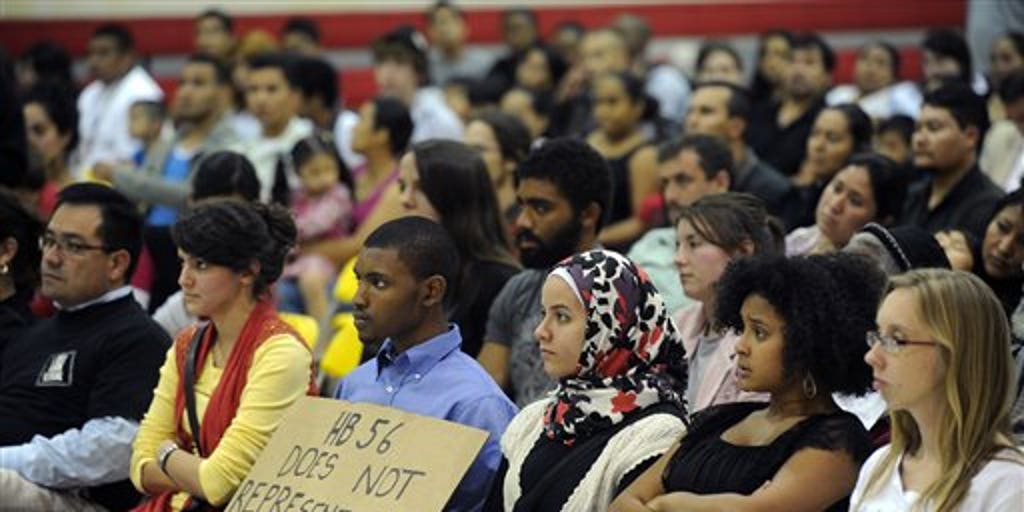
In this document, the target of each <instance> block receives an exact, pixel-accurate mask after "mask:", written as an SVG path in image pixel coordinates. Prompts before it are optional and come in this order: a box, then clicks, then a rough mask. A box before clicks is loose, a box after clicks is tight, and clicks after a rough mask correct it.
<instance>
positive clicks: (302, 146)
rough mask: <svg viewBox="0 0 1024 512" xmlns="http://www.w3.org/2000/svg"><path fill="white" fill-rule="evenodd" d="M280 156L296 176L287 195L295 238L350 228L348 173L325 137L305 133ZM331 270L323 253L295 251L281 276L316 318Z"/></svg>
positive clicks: (322, 312)
mask: <svg viewBox="0 0 1024 512" xmlns="http://www.w3.org/2000/svg"><path fill="white" fill-rule="evenodd" d="M281 160H282V164H283V165H284V166H285V167H291V170H292V171H293V172H294V173H295V174H296V175H297V176H298V177H299V181H300V186H299V188H297V189H295V190H293V191H292V196H291V207H292V213H293V214H294V215H295V221H296V225H297V227H298V231H299V236H298V241H299V243H300V244H302V243H305V242H318V241H323V240H329V239H336V238H342V237H345V236H347V235H348V234H349V233H350V232H351V231H352V193H351V187H352V185H351V183H352V179H351V176H350V175H349V173H348V169H347V168H346V167H345V164H343V163H342V162H341V158H340V157H339V156H338V154H337V152H336V151H335V149H334V147H333V145H332V144H331V143H330V141H328V140H321V139H320V138H319V137H316V136H311V137H306V138H304V139H302V140H300V141H299V142H297V143H296V144H295V147H293V148H292V150H291V151H290V152H289V153H286V154H285V155H284V156H283V158H282V159H281ZM336 273H337V269H336V268H334V265H332V264H331V262H330V261H328V260H327V258H324V257H322V256H319V255H315V254H300V255H299V257H298V259H296V260H295V261H294V262H292V263H290V264H289V265H288V266H287V267H286V268H285V270H284V276H283V277H284V278H286V279H292V280H294V281H296V283H297V284H298V288H299V293H300V294H301V296H302V303H303V305H304V309H305V311H306V313H307V314H309V315H310V316H312V317H314V318H316V319H318V320H319V319H322V318H324V317H325V316H326V315H327V287H326V286H325V283H331V282H332V281H333V280H334V276H335V274H336Z"/></svg>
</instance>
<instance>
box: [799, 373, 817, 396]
mask: <svg viewBox="0 0 1024 512" xmlns="http://www.w3.org/2000/svg"><path fill="white" fill-rule="evenodd" d="M803 385H804V396H805V397H806V398H807V399H808V400H810V399H812V398H814V397H816V396H818V383H817V382H814V377H812V376H811V374H810V373H807V375H804V382H803Z"/></svg>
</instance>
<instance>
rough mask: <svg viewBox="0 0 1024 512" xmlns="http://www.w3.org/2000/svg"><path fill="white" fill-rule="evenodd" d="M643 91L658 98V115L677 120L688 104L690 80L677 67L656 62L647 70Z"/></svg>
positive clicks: (684, 112) (680, 117)
mask: <svg viewBox="0 0 1024 512" xmlns="http://www.w3.org/2000/svg"><path fill="white" fill-rule="evenodd" d="M644 92H646V93H647V95H648V96H650V97H652V98H654V99H656V100H658V115H660V116H661V117H662V118H664V119H668V120H670V121H678V120H680V119H682V118H683V116H685V115H686V109H687V108H688V107H689V105H690V82H688V81H686V77H684V76H683V73H682V72H680V71H679V70H678V69H676V68H674V67H672V66H670V65H668V64H657V65H655V66H653V67H652V68H651V69H650V70H649V71H648V72H647V81H646V82H645V83H644Z"/></svg>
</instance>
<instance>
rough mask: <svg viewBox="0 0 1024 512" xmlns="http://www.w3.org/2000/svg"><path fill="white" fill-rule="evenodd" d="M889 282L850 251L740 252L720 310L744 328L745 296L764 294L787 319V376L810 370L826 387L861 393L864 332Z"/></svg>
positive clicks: (865, 371)
mask: <svg viewBox="0 0 1024 512" xmlns="http://www.w3.org/2000/svg"><path fill="white" fill-rule="evenodd" d="M884 286H885V276H884V275H882V274H881V272H880V271H879V270H878V269H877V268H876V267H875V266H874V265H873V264H872V263H871V262H870V261H868V260H867V259H865V258H863V257H861V256H856V255H852V254H844V253H837V254H828V255H815V256H807V257H796V258H781V257H773V256H755V257H751V258H739V259H737V260H735V261H733V262H732V263H731V264H730V265H729V267H728V268H727V269H726V271H725V273H724V274H723V275H722V278H721V279H720V280H719V282H718V296H717V298H716V301H717V302H716V309H715V315H716V318H717V320H718V322H720V323H721V325H724V326H726V327H729V328H732V329H736V330H742V329H743V320H742V318H741V317H740V308H741V306H742V305H743V301H744V300H746V298H747V297H748V296H750V295H754V294H756V295H758V296H760V297H763V298H764V299H765V300H767V301H768V302H769V303H770V304H771V305H772V307H774V308H775V311H776V312H777V313H778V314H779V316H780V317H782V319H783V320H784V321H785V328H784V330H783V334H784V337H785V346H784V348H783V349H782V367H783V375H785V376H786V377H788V378H797V379H799V378H800V376H801V375H804V374H805V373H810V375H811V376H812V377H813V378H814V381H815V383H816V384H817V386H818V389H819V390H820V391H824V392H828V393H831V392H840V393H850V394H857V395H862V394H864V393H866V392H867V391H868V390H869V389H870V385H871V369H870V368H869V367H868V365H867V364H866V363H865V362H864V354H865V353H866V352H867V350H868V348H867V345H866V344H865V343H864V338H865V336H866V334H867V332H868V331H869V330H871V329H873V328H874V325H875V312H876V311H877V309H878V303H879V300H880V298H881V295H882V289H883V287H884Z"/></svg>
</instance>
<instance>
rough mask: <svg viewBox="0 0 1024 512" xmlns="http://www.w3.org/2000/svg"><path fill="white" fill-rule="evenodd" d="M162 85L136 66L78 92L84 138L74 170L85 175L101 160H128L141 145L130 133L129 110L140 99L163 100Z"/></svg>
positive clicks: (79, 129)
mask: <svg viewBox="0 0 1024 512" xmlns="http://www.w3.org/2000/svg"><path fill="white" fill-rule="evenodd" d="M163 97H164V93H163V91H162V90H161V89H160V86H159V85H157V83H156V82H155V81H154V80H153V78H151V77H150V76H149V74H148V73H146V71H145V70H144V69H142V68H141V67H139V66H135V67H134V68H132V69H131V71H129V72H128V73H126V74H125V75H124V76H123V77H121V79H119V80H117V81H115V82H112V83H109V84H107V83H104V82H102V81H100V80H93V82H92V83H90V84H89V85H88V86H86V88H85V89H84V90H82V93H81V94H80V95H78V115H79V117H78V134H79V136H80V137H81V140H80V142H79V144H78V149H77V151H76V152H75V157H74V158H73V160H72V169H73V171H72V172H73V173H74V174H75V176H76V177H81V176H82V173H84V172H85V170H86V169H90V168H92V166H93V165H95V164H96V163H97V162H109V163H116V162H125V161H129V160H131V158H132V154H133V153H135V151H136V150H137V149H138V147H139V143H138V141H136V140H135V139H133V138H132V136H131V135H129V133H128V111H129V109H131V106H132V104H133V103H135V102H136V101H139V100H152V101H158V100H162V99H163Z"/></svg>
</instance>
